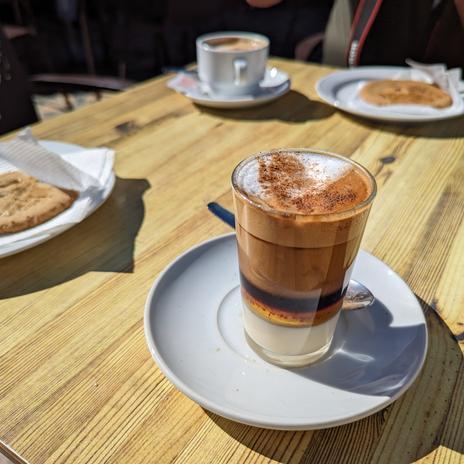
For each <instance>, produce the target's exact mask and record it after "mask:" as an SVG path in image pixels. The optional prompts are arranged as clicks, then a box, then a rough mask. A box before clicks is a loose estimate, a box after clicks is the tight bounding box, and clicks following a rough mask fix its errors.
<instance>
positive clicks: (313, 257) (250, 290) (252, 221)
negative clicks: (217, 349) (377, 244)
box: [233, 150, 375, 327]
mask: <svg viewBox="0 0 464 464" xmlns="http://www.w3.org/2000/svg"><path fill="white" fill-rule="evenodd" d="M233 184H234V192H235V194H234V201H235V208H236V212H237V225H236V230H237V241H238V254H239V262H240V271H241V289H242V296H243V300H244V302H245V304H246V307H247V308H248V309H249V310H251V311H252V312H253V313H255V314H256V315H258V316H259V317H260V318H262V319H264V320H266V321H269V322H272V323H275V324H279V325H284V326H292V327H305V326H306V327H310V326H318V325H321V324H324V323H326V322H327V321H329V320H330V319H332V318H333V317H335V316H336V315H338V312H339V310H340V308H341V305H342V301H343V297H344V295H345V292H346V289H347V286H348V282H349V277H350V274H351V269H352V264H353V262H354V259H355V257H356V254H357V252H358V249H359V242H360V240H361V236H362V233H363V230H364V226H365V222H366V220H367V216H368V212H369V206H370V204H369V205H366V206H365V207H363V203H365V202H366V200H367V199H368V198H369V197H370V196H371V194H372V193H373V190H374V188H375V187H374V184H373V180H372V179H371V177H370V175H369V174H368V173H367V171H364V170H363V169H362V168H361V167H359V166H358V165H356V164H354V163H352V162H351V161H349V160H347V159H346V158H343V157H338V156H332V155H327V154H324V153H311V152H306V151H304V152H298V151H295V152H292V151H282V150H280V151H276V152H271V153H264V154H261V155H258V156H255V157H253V158H250V159H249V160H245V161H244V162H242V163H241V164H240V165H239V166H238V167H237V169H236V170H235V172H234V175H233Z"/></svg>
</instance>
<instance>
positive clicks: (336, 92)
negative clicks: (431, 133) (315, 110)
mask: <svg viewBox="0 0 464 464" xmlns="http://www.w3.org/2000/svg"><path fill="white" fill-rule="evenodd" d="M407 69H408V68H401V67H394V66H363V67H359V68H352V69H348V70H346V71H338V72H334V73H332V74H329V75H328V76H326V77H323V78H322V79H320V80H319V81H318V82H317V84H316V90H317V93H318V94H319V97H320V98H322V99H323V100H324V101H325V102H326V103H328V104H329V105H331V106H333V107H335V108H338V109H340V110H343V111H346V112H347V113H351V114H355V115H357V116H363V117H365V118H369V119H376V120H380V121H391V122H426V121H437V120H441V119H448V118H454V117H456V116H460V115H462V114H464V102H463V100H462V98H461V99H458V100H457V101H455V102H453V105H452V106H450V107H449V108H443V109H437V108H432V107H427V106H423V105H391V106H376V105H371V104H369V103H366V102H364V101H363V100H361V99H360V98H359V90H360V87H361V86H362V85H363V84H364V83H366V82H368V81H372V80H378V79H395V78H396V79H397V78H398V76H400V75H401V74H402V73H403V74H404V73H405V72H406V71H407Z"/></svg>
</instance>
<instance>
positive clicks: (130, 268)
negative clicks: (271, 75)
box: [0, 60, 464, 464]
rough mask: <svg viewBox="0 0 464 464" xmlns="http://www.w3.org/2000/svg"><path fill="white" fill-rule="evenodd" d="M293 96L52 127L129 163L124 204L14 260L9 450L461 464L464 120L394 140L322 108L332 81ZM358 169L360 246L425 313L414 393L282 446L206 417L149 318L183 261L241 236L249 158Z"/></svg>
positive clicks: (6, 422)
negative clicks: (224, 214) (159, 354)
mask: <svg viewBox="0 0 464 464" xmlns="http://www.w3.org/2000/svg"><path fill="white" fill-rule="evenodd" d="M275 64H277V65H278V66H279V67H281V68H282V69H284V70H285V71H287V72H289V73H290V74H291V76H292V79H293V84H292V88H293V90H292V91H291V92H290V93H289V94H288V95H286V96H285V97H283V98H281V99H280V100H279V101H277V102H275V103H272V104H270V105H268V106H264V107H261V108H256V109H252V110H241V111H233V112H231V111H220V110H214V111H213V110H206V109H202V108H200V107H196V106H194V105H192V104H191V103H190V101H189V100H187V99H186V98H184V97H182V96H180V95H177V94H175V93H174V92H172V91H170V90H168V89H167V88H166V85H165V84H166V78H158V79H154V80H152V81H149V82H147V83H144V84H142V85H139V86H137V87H135V88H134V89H132V90H130V91H128V92H126V93H123V94H119V95H117V96H114V97H112V98H109V99H108V100H106V101H102V102H99V103H96V104H94V105H90V106H88V107H85V108H83V109H81V110H78V111H75V112H72V113H70V114H67V115H64V116H60V117H57V118H55V119H51V120H49V121H46V122H43V123H41V124H38V125H37V126H35V127H34V128H33V133H34V134H35V135H36V136H38V137H40V138H44V139H53V140H62V141H66V142H72V143H77V144H80V145H84V146H97V145H106V146H110V147H112V148H114V149H115V150H116V152H117V161H116V168H115V169H116V173H117V176H118V181H117V184H116V188H115V191H114V193H113V195H112V196H111V197H110V199H109V200H108V201H107V202H106V203H105V204H104V205H103V206H102V207H101V208H100V209H99V210H98V211H97V212H96V213H94V214H93V215H92V216H91V217H89V218H88V219H86V220H85V221H84V222H82V223H81V224H79V225H77V226H76V227H74V228H73V229H71V230H69V231H68V232H66V233H64V234H63V235H61V236H59V237H57V238H55V239H53V240H51V241H49V242H48V243H45V244H43V245H41V246H38V247H36V248H34V249H31V250H29V251H26V252H23V253H21V254H18V255H15V256H12V257H9V258H5V259H2V260H0V276H1V281H0V296H1V298H2V299H1V301H0V321H1V323H0V356H1V358H0V438H1V439H3V440H4V441H6V442H7V443H9V444H10V445H11V446H12V447H13V448H15V449H16V450H17V451H18V452H19V453H20V454H22V455H23V456H24V457H25V458H26V459H28V460H30V462H31V463H51V462H61V463H74V462H78V463H103V462H105V463H106V462H112V463H130V464H135V463H140V462H144V463H170V462H175V463H184V462H190V463H221V462H232V463H235V462H253V463H264V462H285V463H356V464H357V463H365V462H372V463H402V462H405V463H406V462H412V461H421V460H422V461H424V462H433V463H458V462H463V459H464V458H463V454H462V453H463V447H464V369H463V353H462V351H463V348H464V345H463V341H464V310H463V308H464V291H463V288H464V281H463V271H464V221H463V217H464V156H463V154H464V138H463V136H464V119H463V118H458V119H453V120H449V121H445V122H437V123H429V124H424V125H414V126H407V125H381V124H377V123H372V122H368V121H365V120H361V119H357V118H353V117H350V116H347V115H344V114H342V113H339V112H337V111H334V110H333V109H332V108H330V107H328V106H326V105H325V104H322V103H321V102H319V101H318V99H317V96H316V93H315V90H314V84H315V83H316V81H317V79H319V78H320V77H321V76H323V75H325V74H327V73H329V72H330V71H331V70H330V69H328V68H323V67H318V66H313V65H308V64H302V63H297V62H291V61H284V60H275ZM282 146H288V147H315V148H320V149H327V150H331V151H335V152H338V153H341V154H345V155H348V156H352V157H353V158H354V159H356V160H357V161H359V162H361V163H362V164H364V165H365V166H366V167H367V168H368V169H370V170H371V171H372V172H373V173H374V174H375V176H376V178H377V182H378V185H379V193H378V197H377V199H376V201H375V203H374V207H373V210H372V213H371V216H370V219H369V223H368V228H367V231H366V234H365V239H364V242H363V247H364V248H365V249H367V250H369V251H371V252H372V253H373V254H374V255H376V256H377V257H379V258H380V259H382V260H383V261H385V262H386V263H387V264H388V265H390V266H391V267H392V268H393V269H394V270H396V271H397V272H398V273H399V274H400V275H401V276H402V277H403V278H404V279H405V280H406V282H408V284H409V285H410V286H411V288H412V290H413V291H414V292H415V294H416V295H417V297H418V299H419V301H420V302H421V304H422V306H423V308H424V311H425V313H426V315H427V320H428V324H429V331H430V347H429V352H428V357H427V361H426V363H425V366H424V369H423V371H422V373H421V374H420V376H419V378H418V379H417V381H416V382H415V383H414V385H413V386H412V388H411V389H410V390H409V391H408V392H407V393H406V394H405V395H403V396H402V397H401V398H400V399H399V400H398V401H396V402H395V403H394V404H392V405H391V406H389V407H388V408H386V409H384V410H383V411H381V412H379V413H377V414H375V415H373V416H371V417H369V418H366V419H364V420H361V421H358V422H355V423H352V424H350V425H346V426H342V427H337V428H333V429H328V430H320V431H308V432H279V431H270V430H263V429H258V428H253V427H248V426H245V425H241V424H238V423H234V422H232V421H229V420H226V419H223V418H220V417H218V416H215V415H214V414H211V413H207V412H206V411H204V410H203V409H202V408H201V407H199V406H198V405H197V404H195V403H194V402H192V401H190V400H189V399H188V398H186V397H185V396H184V395H183V394H181V393H179V392H178V391H177V390H176V389H175V388H174V387H173V386H172V385H171V383H170V382H169V381H168V380H166V378H165V377H164V376H163V375H162V374H161V372H160V371H159V370H158V368H157V366H156V365H155V363H154V362H153V360H152V358H151V356H150V354H149V352H148V350H147V347H146V345H145V340H144V334H143V325H142V319H143V309H144V303H145V298H146V296H147V293H148V290H149V289H150V286H151V285H152V283H153V280H154V279H155V278H156V276H157V275H158V274H159V273H160V271H161V270H162V269H163V268H164V267H165V266H166V265H167V264H168V263H169V262H170V261H171V260H172V259H174V258H175V257H176V256H177V255H178V254H180V253H181V252H183V251H184V250H186V249H187V248H189V247H190V246H192V245H194V244H196V243H199V242H201V241H203V240H205V239H208V238H211V237H213V236H216V235H219V234H222V233H225V232H228V231H229V230H228V228H227V226H225V225H223V224H222V223H221V222H220V221H218V220H217V219H215V218H214V217H212V216H211V215H210V213H209V212H208V211H207V209H206V203H207V202H209V201H219V202H220V203H222V204H223V205H225V206H226V207H232V201H231V194H230V187H229V176H230V173H231V171H232V168H233V167H234V166H235V165H236V164H237V162H238V161H239V160H241V159H242V158H244V157H246V156H247V155H249V154H251V153H254V152H257V151H259V150H262V149H267V148H272V147H282Z"/></svg>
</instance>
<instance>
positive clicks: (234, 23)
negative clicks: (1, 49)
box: [0, 0, 332, 80]
mask: <svg viewBox="0 0 464 464" xmlns="http://www.w3.org/2000/svg"><path fill="white" fill-rule="evenodd" d="M331 5H332V2H331V1H330V0H307V1H305V0H288V1H286V2H283V3H282V4H280V5H277V6H275V7H273V8H267V9H260V8H253V7H251V6H249V5H248V4H247V3H246V1H245V0H201V1H192V0H154V1H148V0H92V1H90V0H0V20H1V23H2V24H3V28H4V30H5V33H6V35H7V36H8V38H10V39H11V41H12V43H13V46H14V49H15V51H16V53H17V55H18V56H19V57H20V61H21V64H22V65H23V67H24V68H25V71H26V73H27V74H29V75H31V74H37V73H43V72H47V73H48V72H57V73H91V74H99V75H111V76H117V77H119V78H129V79H133V80H143V79H146V78H149V77H152V76H155V75H157V74H160V73H162V72H164V71H166V70H169V69H170V68H172V67H179V66H183V65H185V64H187V63H189V62H192V61H194V60H195V38H196V37H197V36H198V35H200V34H202V33H205V32H212V31H217V30H243V31H254V32H260V33H263V34H265V35H267V36H268V37H269V38H270V39H271V54H273V55H276V56H282V57H288V58H294V57H295V49H296V47H297V46H298V43H299V42H301V41H302V40H304V39H305V38H306V37H308V36H310V35H313V34H314V33H317V32H322V31H323V30H324V27H325V25H326V22H327V19H328V15H329V12H330V8H331ZM312 59H314V60H315V61H317V60H320V52H318V51H315V53H314V57H312Z"/></svg>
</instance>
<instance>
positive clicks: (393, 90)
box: [360, 80, 453, 108]
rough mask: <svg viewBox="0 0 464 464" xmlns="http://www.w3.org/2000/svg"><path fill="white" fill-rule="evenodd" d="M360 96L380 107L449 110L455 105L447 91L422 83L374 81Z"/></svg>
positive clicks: (362, 90)
mask: <svg viewBox="0 0 464 464" xmlns="http://www.w3.org/2000/svg"><path fill="white" fill-rule="evenodd" d="M360 96H361V98H362V99H363V100H364V101H366V102H368V103H372V104H374V105H379V106H386V105H404V104H406V105H407V104H413V105H427V106H432V107H434V108H447V107H449V106H451V104H452V103H453V101H452V99H451V96H450V95H449V94H447V93H446V92H445V91H443V90H442V89H440V88H439V87H437V86H435V85H431V84H427V83H425V82H420V81H401V80H378V81H372V82H368V83H367V84H365V85H364V86H363V87H362V89H361V91H360Z"/></svg>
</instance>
